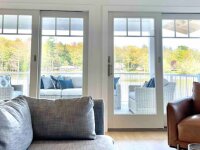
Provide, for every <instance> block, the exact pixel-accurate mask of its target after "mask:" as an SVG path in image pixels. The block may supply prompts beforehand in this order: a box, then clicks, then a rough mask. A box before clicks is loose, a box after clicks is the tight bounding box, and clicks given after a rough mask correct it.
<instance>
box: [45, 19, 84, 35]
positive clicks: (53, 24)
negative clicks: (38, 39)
mask: <svg viewBox="0 0 200 150" xmlns="http://www.w3.org/2000/svg"><path fill="white" fill-rule="evenodd" d="M83 34H84V33H83V18H58V17H57V18H55V17H44V18H42V35H54V36H83Z"/></svg>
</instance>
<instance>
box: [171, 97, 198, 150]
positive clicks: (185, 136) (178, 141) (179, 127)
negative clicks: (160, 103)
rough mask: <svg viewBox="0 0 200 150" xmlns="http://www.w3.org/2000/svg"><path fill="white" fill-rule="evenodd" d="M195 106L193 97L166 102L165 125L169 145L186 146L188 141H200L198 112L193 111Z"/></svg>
mask: <svg viewBox="0 0 200 150" xmlns="http://www.w3.org/2000/svg"><path fill="white" fill-rule="evenodd" d="M196 106H197V103H196V101H194V100H193V98H186V99H183V100H180V101H177V102H173V103H168V105H167V126H168V144H169V146H170V147H177V149H179V148H187V145H188V144H189V143H200V114H199V113H198V112H197V111H195V110H196V109H195V107H196ZM196 112H197V113H196Z"/></svg>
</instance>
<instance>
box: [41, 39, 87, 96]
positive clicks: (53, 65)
mask: <svg viewBox="0 0 200 150" xmlns="http://www.w3.org/2000/svg"><path fill="white" fill-rule="evenodd" d="M82 68H83V37H64V36H62V37H59V36H42V59H41V77H42V80H41V83H43V79H44V78H45V79H50V81H51V79H54V80H53V81H54V84H52V82H51V83H50V84H49V85H47V84H46V85H45V84H41V88H40V98H48V99H58V98H63V99H65V98H77V97H81V96H82V87H83V69H82ZM43 77H44V78H43ZM71 82H72V84H71ZM68 85H69V86H68ZM71 85H73V86H71ZM47 88H52V89H47ZM60 89H63V90H60Z"/></svg>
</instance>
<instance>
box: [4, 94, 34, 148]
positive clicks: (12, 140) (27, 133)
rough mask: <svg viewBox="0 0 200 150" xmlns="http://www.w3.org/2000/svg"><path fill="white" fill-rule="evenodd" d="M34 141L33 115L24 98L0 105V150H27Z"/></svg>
mask: <svg viewBox="0 0 200 150" xmlns="http://www.w3.org/2000/svg"><path fill="white" fill-rule="evenodd" d="M32 139H33V130H32V123H31V115H30V110H29V107H28V104H27V102H26V100H25V99H23V98H19V97H17V98H15V99H13V100H9V101H4V102H3V101H2V102H1V103H0V149H1V150H25V149H27V148H28V147H29V145H30V144H31V142H32Z"/></svg>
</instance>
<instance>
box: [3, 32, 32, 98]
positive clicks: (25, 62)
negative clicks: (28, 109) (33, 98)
mask: <svg viewBox="0 0 200 150" xmlns="http://www.w3.org/2000/svg"><path fill="white" fill-rule="evenodd" d="M0 43H1V46H0V76H1V77H0V78H1V79H2V77H3V78H4V79H5V78H7V79H9V80H7V82H5V80H4V87H8V88H5V89H4V88H0V91H1V95H0V100H3V99H10V98H15V97H17V96H18V95H27V96H28V94H29V83H30V56H31V35H3V34H2V35H0ZM1 81H2V80H1ZM10 82H11V83H10ZM10 85H11V86H12V87H17V88H14V91H12V88H9V86H10Z"/></svg>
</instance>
